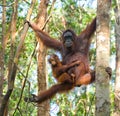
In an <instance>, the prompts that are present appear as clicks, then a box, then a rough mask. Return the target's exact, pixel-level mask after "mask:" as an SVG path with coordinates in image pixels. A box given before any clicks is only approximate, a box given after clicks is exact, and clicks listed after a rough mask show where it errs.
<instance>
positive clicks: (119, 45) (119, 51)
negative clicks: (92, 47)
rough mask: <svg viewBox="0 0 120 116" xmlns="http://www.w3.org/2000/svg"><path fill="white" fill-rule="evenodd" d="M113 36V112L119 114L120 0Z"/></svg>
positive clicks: (118, 115)
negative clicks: (114, 47) (114, 52)
mask: <svg viewBox="0 0 120 116" xmlns="http://www.w3.org/2000/svg"><path fill="white" fill-rule="evenodd" d="M115 20H116V22H115V36H116V80H115V112H114V116H120V23H119V21H120V2H118V3H117V6H116V8H115Z"/></svg>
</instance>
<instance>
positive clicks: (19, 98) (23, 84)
mask: <svg viewBox="0 0 120 116" xmlns="http://www.w3.org/2000/svg"><path fill="white" fill-rule="evenodd" d="M34 55H35V49H34V51H33V53H32V55H31V57H30V62H29V65H28V68H27V72H26V75H25V79H24V82H23V86H22V90H21V94H20V98H19V101H18V103H17V106H16V108H15V111H14V113H13V115H14V114H15V113H16V110H17V108H18V107H19V104H20V102H21V99H22V95H23V91H24V88H25V84H26V81H27V77H28V72H29V69H30V66H31V63H32V58H33V57H34Z"/></svg>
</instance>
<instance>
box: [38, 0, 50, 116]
mask: <svg viewBox="0 0 120 116" xmlns="http://www.w3.org/2000/svg"><path fill="white" fill-rule="evenodd" d="M48 3H49V0H41V1H40V6H39V8H38V15H37V19H36V24H37V25H38V26H39V27H40V28H41V29H44V25H45V22H46V19H47V18H46V17H47V6H48ZM37 40H38V45H37V46H38V47H37V65H38V66H37V74H38V77H37V78H38V94H39V92H41V91H42V90H45V89H46V88H47V77H46V60H45V59H46V47H45V46H44V44H43V43H42V41H41V40H40V39H39V38H37ZM40 115H41V116H43V115H44V116H49V102H48V101H45V102H44V103H42V104H39V106H38V116H40Z"/></svg>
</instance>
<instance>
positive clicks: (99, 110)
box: [95, 0, 111, 116]
mask: <svg viewBox="0 0 120 116" xmlns="http://www.w3.org/2000/svg"><path fill="white" fill-rule="evenodd" d="M110 6H111V1H110V0H103V1H100V0H97V41H96V47H97V49H96V112H95V115H96V116H109V115H110V97H109V95H110V92H109V78H110V77H109V75H108V74H107V73H106V71H105V69H106V67H108V66H109V56H110V39H109V38H110V29H109V23H110V14H109V13H110Z"/></svg>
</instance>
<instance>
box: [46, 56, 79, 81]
mask: <svg viewBox="0 0 120 116" xmlns="http://www.w3.org/2000/svg"><path fill="white" fill-rule="evenodd" d="M48 61H49V63H50V64H51V67H52V74H53V76H54V77H55V79H56V80H57V82H60V83H62V82H68V83H74V82H75V74H73V73H68V72H67V71H68V70H69V69H70V68H72V67H74V66H78V65H79V64H80V61H74V62H72V63H71V64H67V65H63V64H62V62H61V61H60V60H59V58H58V56H57V55H55V54H52V55H51V56H50V58H49V59H48Z"/></svg>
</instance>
